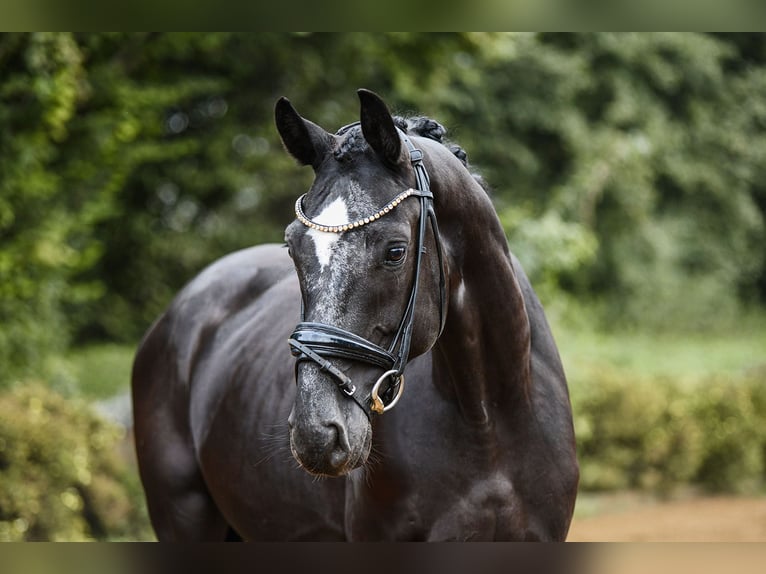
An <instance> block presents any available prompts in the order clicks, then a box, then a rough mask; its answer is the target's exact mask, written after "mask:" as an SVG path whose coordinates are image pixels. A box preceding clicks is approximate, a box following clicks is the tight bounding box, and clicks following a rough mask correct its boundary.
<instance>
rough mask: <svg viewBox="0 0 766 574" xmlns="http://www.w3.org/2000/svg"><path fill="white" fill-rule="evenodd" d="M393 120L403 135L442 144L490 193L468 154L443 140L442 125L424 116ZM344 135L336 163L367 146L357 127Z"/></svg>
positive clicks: (399, 117)
mask: <svg viewBox="0 0 766 574" xmlns="http://www.w3.org/2000/svg"><path fill="white" fill-rule="evenodd" d="M393 119H394V124H395V125H396V127H398V128H399V129H400V130H402V131H403V132H404V133H406V134H411V135H415V136H420V137H424V138H428V139H431V140H434V141H435V142H438V143H440V144H442V145H443V146H444V147H446V148H447V149H448V150H450V151H451V152H452V154H453V155H454V156H455V157H456V158H458V159H459V160H460V162H461V163H462V164H463V165H464V166H465V167H466V169H468V172H469V173H470V174H471V176H472V177H473V178H474V179H475V180H476V182H477V183H478V184H479V185H480V186H481V188H482V189H483V190H484V191H485V192H486V193H487V194H489V193H490V188H489V186H488V185H487V183H486V182H485V181H484V178H483V177H482V176H481V175H480V174H479V173H477V172H476V171H475V170H474V169H473V168H472V167H471V166H470V165H469V164H468V154H467V153H466V151H465V150H464V149H463V148H462V147H460V146H459V145H457V144H456V143H454V142H451V141H449V140H446V139H445V137H444V136H445V135H447V128H445V127H444V126H443V125H442V124H440V123H439V122H437V121H436V120H434V119H431V118H429V117H426V116H415V117H403V116H393ZM345 133H346V137H345V139H344V140H343V141H342V142H341V144H340V145H339V146H338V148H337V149H336V150H335V151H334V152H333V155H334V156H335V159H336V160H338V161H344V160H345V159H348V158H349V157H350V155H351V154H352V153H353V152H356V151H360V150H362V149H364V147H365V146H366V145H367V143H366V142H365V141H364V136H363V135H362V130H361V129H360V128H359V127H357V126H354V127H353V128H351V129H349V130H348V131H347V132H345Z"/></svg>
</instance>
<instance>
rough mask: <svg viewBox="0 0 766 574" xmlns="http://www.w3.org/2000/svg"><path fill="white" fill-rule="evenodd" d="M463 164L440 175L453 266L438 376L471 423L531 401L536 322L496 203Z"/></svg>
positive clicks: (442, 221) (440, 213) (442, 218)
mask: <svg viewBox="0 0 766 574" xmlns="http://www.w3.org/2000/svg"><path fill="white" fill-rule="evenodd" d="M459 167H460V168H461V169H459V170H453V173H451V174H450V177H448V178H443V177H442V178H440V177H439V176H438V175H437V176H436V177H434V176H432V182H433V184H434V185H433V187H434V194H435V196H436V197H437V200H436V201H437V217H438V218H439V225H440V228H441V233H442V237H443V241H444V245H445V253H446V260H447V266H448V269H449V287H448V289H449V291H448V292H449V300H448V307H447V321H446V324H445V328H444V332H443V333H442V336H441V337H440V338H439V341H438V342H437V345H436V351H437V352H436V359H435V368H436V369H439V370H441V371H442V372H441V373H440V374H441V375H442V376H437V377H436V379H437V380H439V381H440V382H439V383H437V384H440V385H442V386H443V387H445V388H444V389H443V390H445V391H446V392H448V393H454V396H455V399H456V400H457V402H458V404H459V406H460V410H461V412H462V414H463V417H464V418H465V419H466V420H467V421H468V422H471V423H475V424H478V425H485V424H488V423H491V422H492V420H493V419H494V417H493V416H492V415H493V411H494V410H495V409H500V408H502V409H503V410H504V411H506V412H507V410H506V409H507V408H508V406H509V403H513V402H516V403H520V404H521V403H526V401H528V386H529V381H530V326H529V319H528V317H527V312H526V308H525V305H524V298H523V295H522V292H521V288H520V286H519V282H518V280H517V277H516V274H515V272H514V268H513V262H512V259H511V255H510V252H509V250H508V244H507V240H506V237H505V233H504V232H503V229H502V226H501V224H500V221H499V219H498V217H497V214H496V213H495V210H494V207H493V206H492V203H491V201H490V199H489V197H488V196H487V194H486V193H485V192H484V190H483V189H482V188H481V187H480V186H479V185H478V184H477V183H476V181H475V180H474V179H473V177H471V175H470V174H469V173H468V172H467V171H465V170H464V169H462V166H459ZM455 173H457V175H455ZM445 375H446V376H445Z"/></svg>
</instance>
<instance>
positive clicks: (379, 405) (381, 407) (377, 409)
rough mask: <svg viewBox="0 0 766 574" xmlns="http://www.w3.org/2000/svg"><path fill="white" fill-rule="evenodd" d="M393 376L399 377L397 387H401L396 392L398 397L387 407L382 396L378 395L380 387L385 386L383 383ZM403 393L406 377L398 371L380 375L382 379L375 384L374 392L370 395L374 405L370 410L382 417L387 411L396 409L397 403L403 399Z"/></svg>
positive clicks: (394, 370)
mask: <svg viewBox="0 0 766 574" xmlns="http://www.w3.org/2000/svg"><path fill="white" fill-rule="evenodd" d="M392 375H399V377H398V378H399V382H398V383H397V385H398V386H399V390H398V391H397V392H396V396H395V397H394V398H393V400H392V401H391V402H390V403H388V404H387V405H386V404H384V403H383V401H382V400H381V398H380V396H379V395H378V391H379V389H380V385H382V384H383V381H385V380H386V379H387V378H388V377H390V376H392ZM403 392H404V375H402V374H399V371H397V370H396V369H393V370H390V371H386V372H385V373H383V374H382V375H380V378H379V379H378V380H377V381H376V382H375V384H374V385H373V387H372V392H371V393H370V400H371V401H372V404H371V405H370V409H371V410H372V412H374V413H377V414H379V415H382V414H383V413H384V412H386V411H387V410H390V409H392V408H394V406H395V405H396V403H397V402H398V401H399V399H400V398H401V397H402V393H403Z"/></svg>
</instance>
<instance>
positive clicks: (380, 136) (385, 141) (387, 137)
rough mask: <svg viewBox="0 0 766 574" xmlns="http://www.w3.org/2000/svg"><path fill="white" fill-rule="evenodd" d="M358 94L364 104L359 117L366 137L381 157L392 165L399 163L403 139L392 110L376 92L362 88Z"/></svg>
mask: <svg viewBox="0 0 766 574" xmlns="http://www.w3.org/2000/svg"><path fill="white" fill-rule="evenodd" d="M357 94H358V95H359V101H360V102H361V104H362V110H361V114H360V118H359V119H360V120H361V124H362V134H363V135H364V139H365V140H367V143H368V144H370V147H371V148H372V149H373V150H375V153H377V154H378V156H379V157H380V158H381V159H383V160H384V161H386V162H387V163H389V164H392V165H394V164H396V163H398V162H399V159H400V157H401V153H402V140H401V139H400V137H399V132H398V131H397V130H396V126H395V125H394V118H392V117H391V112H389V111H388V107H387V106H386V104H385V102H383V100H382V99H380V96H378V95H377V94H376V93H374V92H371V91H369V90H365V89H361V90H358V91H357Z"/></svg>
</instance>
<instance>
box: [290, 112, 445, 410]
mask: <svg viewBox="0 0 766 574" xmlns="http://www.w3.org/2000/svg"><path fill="white" fill-rule="evenodd" d="M358 124H359V122H355V123H353V124H349V125H348V126H345V127H343V128H341V129H340V130H339V131H338V135H342V134H344V133H345V132H347V131H348V130H349V129H351V128H352V127H354V126H356V125H358ZM397 129H398V128H397ZM398 131H399V134H400V136H401V138H402V141H403V142H404V144H405V145H406V146H407V150H408V152H409V155H410V162H411V164H412V166H413V169H414V170H415V177H416V180H417V184H416V185H417V189H409V190H407V191H405V192H402V193H400V194H399V195H397V196H396V197H395V198H394V199H393V200H392V201H391V202H390V203H389V204H387V205H386V206H385V207H383V208H382V209H380V210H379V211H378V212H376V213H375V214H373V215H371V216H369V217H366V218H363V219H360V220H358V221H356V222H353V223H347V224H342V225H336V226H326V225H321V224H318V223H316V222H314V221H312V220H311V219H310V218H308V217H307V216H306V215H305V213H304V212H303V198H304V197H305V194H304V195H302V196H300V197H299V198H298V200H297V201H296V202H295V214H296V217H297V219H298V220H299V221H300V222H301V223H303V224H304V225H305V226H307V227H309V228H312V229H317V230H319V231H323V232H326V233H344V232H346V231H350V230H353V229H356V228H358V227H361V226H363V225H366V224H368V223H371V222H372V221H376V220H378V219H380V218H381V217H384V216H385V215H387V214H388V213H390V212H391V210H393V209H395V208H396V207H397V206H398V205H399V204H400V203H401V202H402V201H404V200H406V199H407V198H409V197H417V198H418V200H419V202H420V218H419V226H418V242H417V254H416V259H415V277H414V278H413V282H412V290H411V292H410V298H409V300H408V302H407V307H406V308H405V310H404V314H403V315H402V319H401V321H400V322H399V328H398V329H397V331H396V335H395V336H394V338H393V340H392V341H391V344H390V345H389V347H388V349H384V348H383V347H380V346H378V345H376V344H375V343H372V342H371V341H368V340H367V339H364V338H363V337H360V336H358V335H356V334H354V333H351V332H350V331H346V330H345V329H341V328H339V327H335V326H333V325H326V324H323V323H314V322H304V321H303V309H301V322H300V323H298V325H297V326H296V327H295V330H294V331H293V333H292V335H290V338H289V339H288V341H287V342H288V344H289V345H290V350H291V353H292V354H293V356H294V357H296V364H295V372H296V378H297V373H298V365H299V364H300V363H301V362H303V361H313V362H314V363H316V364H317V365H318V366H319V368H320V370H321V371H323V372H325V373H327V374H329V375H330V376H331V377H332V378H333V379H334V380H335V382H336V383H337V385H338V388H339V389H340V390H341V391H342V392H343V393H344V394H345V395H346V396H348V397H351V398H352V399H353V400H354V401H355V402H356V403H357V404H358V405H359V406H360V407H361V409H362V410H363V411H364V413H365V414H366V415H367V417H368V418H369V417H370V413H371V412H374V413H377V414H382V413H384V412H385V411H388V410H390V409H392V408H393V407H394V406H395V405H396V403H397V402H398V401H399V399H400V398H401V396H402V393H403V392H404V368H405V366H406V364H407V360H408V358H409V354H410V345H411V342H412V330H413V326H414V321H415V304H416V302H417V293H418V287H419V285H420V267H421V261H422V258H423V257H422V256H423V254H424V253H425V252H426V249H425V236H426V223H427V222H430V223H431V229H432V230H433V234H434V239H435V242H436V252H437V256H438V259H439V295H440V300H439V325H440V326H439V334H441V331H442V330H443V329H444V322H445V319H446V317H445V315H444V300H445V279H444V267H443V255H442V246H441V238H440V236H439V228H438V226H437V223H436V213H435V212H434V207H433V199H434V196H433V194H432V193H431V184H430V179H429V177H428V172H427V171H426V168H425V166H424V165H423V152H422V151H420V150H419V149H417V148H416V147H415V146H414V145H413V144H412V142H411V141H410V139H409V138H408V137H407V135H406V134H405V133H404V132H403V131H401V130H398ZM328 357H334V358H340V359H349V360H352V361H360V362H363V363H367V364H370V365H373V366H375V367H379V368H382V369H384V370H385V372H384V373H383V374H382V375H381V376H380V377H379V378H378V380H377V381H376V382H375V384H374V385H373V386H372V390H371V391H370V395H369V396H368V397H364V398H360V397H359V396H358V394H357V392H356V391H357V389H356V386H355V385H354V384H353V382H352V381H351V379H350V378H349V377H348V376H347V375H346V374H345V373H343V372H342V371H341V370H340V369H339V368H337V367H336V366H334V365H333V364H332V363H331V362H330V361H329V360H328ZM386 381H388V385H387V386H386V387H385V388H382V387H383V383H384V382H386Z"/></svg>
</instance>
